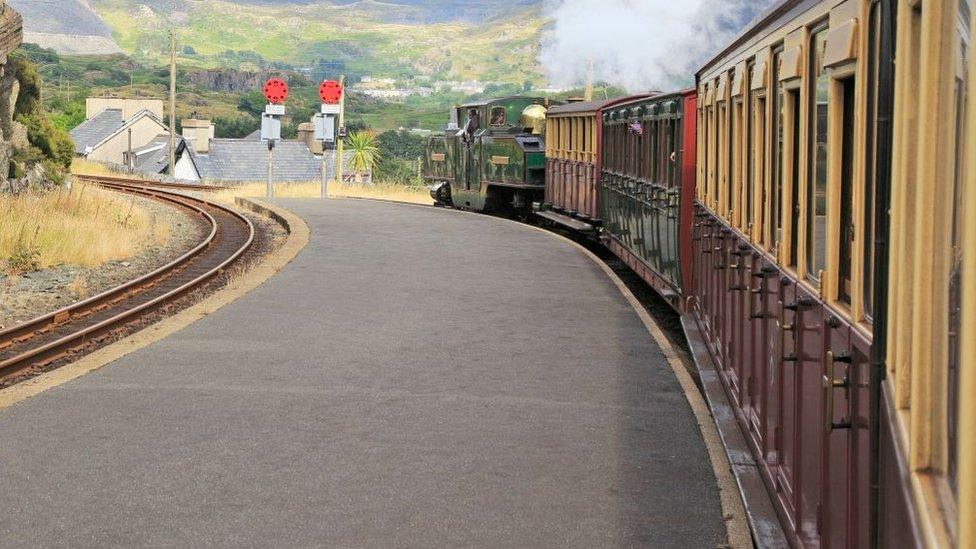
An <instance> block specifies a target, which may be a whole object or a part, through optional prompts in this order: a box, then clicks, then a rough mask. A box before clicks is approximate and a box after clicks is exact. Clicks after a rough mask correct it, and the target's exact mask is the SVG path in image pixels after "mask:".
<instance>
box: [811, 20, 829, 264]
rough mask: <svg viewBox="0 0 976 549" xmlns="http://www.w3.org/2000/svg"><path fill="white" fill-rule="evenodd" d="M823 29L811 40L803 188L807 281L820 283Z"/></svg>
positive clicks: (825, 82)
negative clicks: (807, 156)
mask: <svg viewBox="0 0 976 549" xmlns="http://www.w3.org/2000/svg"><path fill="white" fill-rule="evenodd" d="M826 35H827V32H826V29H822V30H820V31H817V33H816V34H814V36H813V38H812V43H813V52H814V55H813V58H812V61H813V71H811V72H812V73H813V75H814V79H813V81H812V85H813V93H812V102H813V105H812V109H811V111H810V112H811V116H810V128H811V130H812V135H811V137H812V146H813V150H812V151H811V158H812V159H813V162H812V163H811V172H812V173H811V174H810V183H809V185H807V187H808V192H807V278H808V279H810V280H813V281H819V280H820V271H822V270H823V269H824V268H825V267H826V259H827V246H826V243H827V150H828V140H827V137H828V134H827V115H828V112H829V111H828V108H829V107H828V106H829V102H830V76H829V75H828V74H827V73H826V71H825V70H824V68H823V58H824V48H825V46H826V40H825V38H826Z"/></svg>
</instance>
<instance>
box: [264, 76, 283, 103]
mask: <svg viewBox="0 0 976 549" xmlns="http://www.w3.org/2000/svg"><path fill="white" fill-rule="evenodd" d="M264 97H266V98H267V99H268V103H271V104H272V105H280V104H282V103H284V102H285V99H288V84H286V83H285V81H284V80H281V79H280V78H272V79H270V80H268V81H267V82H265V83H264Z"/></svg>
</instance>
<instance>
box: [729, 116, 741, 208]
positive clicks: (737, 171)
mask: <svg viewBox="0 0 976 549" xmlns="http://www.w3.org/2000/svg"><path fill="white" fill-rule="evenodd" d="M729 149H730V150H729V157H730V160H729V163H730V165H731V166H732V177H730V178H729V197H730V200H729V209H730V210H732V217H733V218H734V220H735V221H737V223H736V225H738V226H739V227H742V207H741V206H742V191H743V189H742V100H741V99H738V100H736V101H735V103H733V104H732V139H731V146H730V147H729Z"/></svg>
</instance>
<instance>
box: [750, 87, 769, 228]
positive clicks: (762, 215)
mask: <svg viewBox="0 0 976 549" xmlns="http://www.w3.org/2000/svg"><path fill="white" fill-rule="evenodd" d="M768 108H769V103H768V94H767V90H765V89H760V90H755V91H753V92H752V119H753V129H752V131H753V142H752V150H751V151H750V158H751V159H752V161H751V162H750V164H752V165H753V181H752V193H753V196H752V201H753V227H752V234H751V235H750V236H751V237H752V240H753V242H757V243H762V242H763V231H764V229H765V226H766V179H767V165H766V151H767V146H768V144H767V141H768V131H767V127H766V122H767V121H768V116H767V115H768V113H767V109H768Z"/></svg>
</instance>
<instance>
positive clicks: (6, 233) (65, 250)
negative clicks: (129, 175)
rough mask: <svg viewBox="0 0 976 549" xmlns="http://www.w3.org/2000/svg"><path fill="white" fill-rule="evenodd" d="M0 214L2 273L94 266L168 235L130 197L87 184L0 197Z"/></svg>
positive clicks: (120, 256) (126, 256)
mask: <svg viewBox="0 0 976 549" xmlns="http://www.w3.org/2000/svg"><path fill="white" fill-rule="evenodd" d="M0 212H3V215H2V216H0V271H2V272H4V273H7V274H20V273H24V272H30V271H34V270H37V269H44V268H47V267H52V266H55V265H60V264H67V265H75V266H79V267H96V266H98V265H101V264H102V263H105V262H106V261H112V260H121V259H126V258H128V257H131V256H133V255H135V254H136V253H138V252H139V251H140V250H142V249H144V248H145V247H146V246H148V245H153V244H157V243H160V244H161V243H163V242H165V241H166V239H167V238H168V237H169V226H168V225H167V224H165V223H157V220H156V218H155V216H153V215H152V214H150V213H149V212H147V211H146V210H144V209H143V208H141V207H139V205H138V204H136V202H135V201H134V200H133V199H132V198H130V197H125V196H123V195H120V194H118V193H113V192H110V191H106V190H102V189H97V188H93V187H91V186H87V185H75V186H74V188H72V189H71V190H67V189H60V190H56V191H52V192H49V193H45V194H40V195H37V194H31V193H27V194H23V195H19V196H6V195H0Z"/></svg>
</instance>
